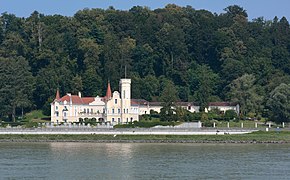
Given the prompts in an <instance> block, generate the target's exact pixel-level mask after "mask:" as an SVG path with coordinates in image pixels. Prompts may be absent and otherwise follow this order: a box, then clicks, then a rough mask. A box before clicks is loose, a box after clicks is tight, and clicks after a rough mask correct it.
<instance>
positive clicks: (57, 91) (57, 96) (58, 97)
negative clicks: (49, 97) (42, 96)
mask: <svg viewBox="0 0 290 180" xmlns="http://www.w3.org/2000/svg"><path fill="white" fill-rule="evenodd" d="M59 99H60V96H59V90H58V88H57V90H56V95H55V100H59Z"/></svg>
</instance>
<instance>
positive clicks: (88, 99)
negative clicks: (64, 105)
mask: <svg viewBox="0 0 290 180" xmlns="http://www.w3.org/2000/svg"><path fill="white" fill-rule="evenodd" d="M94 100H95V98H94V97H82V98H81V97H79V96H78V95H71V96H69V95H65V96H63V97H62V98H60V99H59V101H60V102H64V101H67V102H68V103H69V102H70V101H72V104H89V103H92V102H93V101H94Z"/></svg>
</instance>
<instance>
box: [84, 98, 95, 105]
mask: <svg viewBox="0 0 290 180" xmlns="http://www.w3.org/2000/svg"><path fill="white" fill-rule="evenodd" d="M82 100H83V104H90V103H92V102H93V101H94V100H95V98H94V97H83V98H82Z"/></svg>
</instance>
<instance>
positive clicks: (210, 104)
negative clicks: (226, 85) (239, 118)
mask: <svg viewBox="0 0 290 180" xmlns="http://www.w3.org/2000/svg"><path fill="white" fill-rule="evenodd" d="M237 104H238V103H234V102H210V103H208V105H209V106H236V105H237Z"/></svg>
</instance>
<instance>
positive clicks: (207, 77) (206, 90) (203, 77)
mask: <svg viewBox="0 0 290 180" xmlns="http://www.w3.org/2000/svg"><path fill="white" fill-rule="evenodd" d="M190 76H191V77H190V78H191V85H192V86H193V87H194V90H195V92H194V97H195V99H196V101H197V102H198V103H199V105H200V110H201V111H204V110H205V108H207V106H208V103H209V100H210V97H211V96H213V95H214V93H215V91H216V89H217V87H216V86H217V84H218V82H219V76H218V75H217V74H216V73H214V72H213V71H212V70H211V69H210V67H208V66H206V65H201V66H200V65H199V66H197V68H196V70H194V71H192V72H191V73H190Z"/></svg>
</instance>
